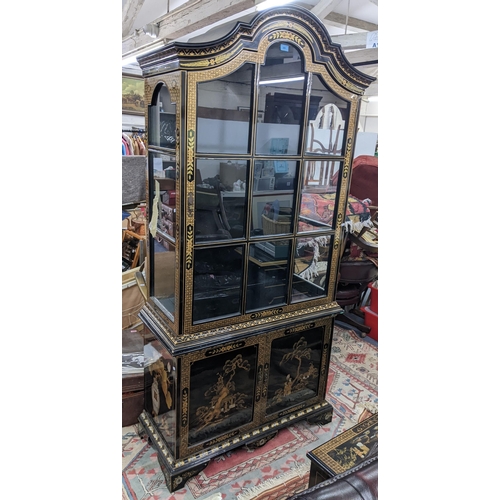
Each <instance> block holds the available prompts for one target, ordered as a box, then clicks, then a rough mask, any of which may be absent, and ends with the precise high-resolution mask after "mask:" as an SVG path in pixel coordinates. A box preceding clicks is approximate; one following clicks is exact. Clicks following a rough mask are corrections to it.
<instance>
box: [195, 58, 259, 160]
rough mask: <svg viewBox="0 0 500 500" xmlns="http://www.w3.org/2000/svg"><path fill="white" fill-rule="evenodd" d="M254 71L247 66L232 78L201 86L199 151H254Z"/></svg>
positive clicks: (250, 65)
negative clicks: (252, 149)
mask: <svg viewBox="0 0 500 500" xmlns="http://www.w3.org/2000/svg"><path fill="white" fill-rule="evenodd" d="M254 69H255V65H254V64H250V63H247V64H244V65H243V66H242V67H241V68H239V69H238V70H237V71H235V72H234V73H231V74H230V75H226V76H223V77H221V78H219V79H217V80H210V81H208V82H202V83H198V90H197V93H198V106H197V117H198V118H197V121H196V127H197V144H196V150H197V152H200V153H240V154H245V153H248V152H249V151H250V122H251V118H252V107H251V104H252V102H253V97H252V96H253V78H254V76H253V75H254Z"/></svg>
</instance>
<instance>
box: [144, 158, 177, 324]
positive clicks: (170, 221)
mask: <svg viewBox="0 0 500 500" xmlns="http://www.w3.org/2000/svg"><path fill="white" fill-rule="evenodd" d="M148 163H149V172H150V178H151V179H152V180H151V181H150V190H151V194H150V196H151V207H152V210H151V214H150V217H151V222H154V219H153V218H156V231H155V234H153V235H152V236H153V239H152V244H151V248H152V250H151V252H150V253H151V256H152V262H151V266H152V271H153V272H152V276H153V280H152V287H151V292H150V294H151V295H152V296H154V297H155V298H156V300H157V301H158V303H159V304H160V306H161V308H163V309H164V310H165V311H166V312H167V315H168V316H170V317H171V318H172V319H173V315H174V311H175V287H174V283H175V250H176V246H175V238H176V208H175V199H176V183H177V181H176V177H175V156H174V155H170V154H168V153H156V152H152V151H151V150H150V152H149V155H148Z"/></svg>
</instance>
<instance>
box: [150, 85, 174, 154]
mask: <svg viewBox="0 0 500 500" xmlns="http://www.w3.org/2000/svg"><path fill="white" fill-rule="evenodd" d="M152 101H153V102H152V103H151V106H150V107H149V129H148V141H149V144H150V145H152V146H161V147H163V148H169V149H175V141H176V134H175V104H174V103H173V102H172V99H171V97H170V92H169V91H168V88H167V87H166V86H165V85H163V84H160V85H159V86H158V87H157V88H156V90H155V92H154V94H153V99H152Z"/></svg>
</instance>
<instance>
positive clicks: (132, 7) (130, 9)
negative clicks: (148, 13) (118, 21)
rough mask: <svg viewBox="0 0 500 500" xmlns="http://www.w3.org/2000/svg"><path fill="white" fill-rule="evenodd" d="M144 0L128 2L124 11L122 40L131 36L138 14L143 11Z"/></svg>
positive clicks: (130, 0)
mask: <svg viewBox="0 0 500 500" xmlns="http://www.w3.org/2000/svg"><path fill="white" fill-rule="evenodd" d="M143 5H144V0H127V2H126V3H125V5H124V6H123V9H122V38H124V37H126V36H129V35H130V34H131V32H132V26H133V25H134V21H135V18H136V17H137V14H138V13H139V11H140V10H141V9H142V6H143Z"/></svg>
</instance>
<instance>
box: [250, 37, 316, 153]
mask: <svg viewBox="0 0 500 500" xmlns="http://www.w3.org/2000/svg"><path fill="white" fill-rule="evenodd" d="M305 76H306V75H305V73H304V71H303V62H302V54H301V53H300V52H299V50H298V49H296V48H295V47H294V46H293V45H291V44H288V43H275V44H273V45H271V46H270V47H269V49H268V51H267V54H266V60H265V62H264V64H263V65H261V67H260V77H259V86H258V92H259V97H258V102H259V104H258V110H259V113H263V120H262V122H259V123H257V145H256V151H257V154H262V155H274V154H276V155H287V154H288V155H296V154H298V153H299V151H300V147H299V137H300V130H301V127H302V121H303V116H304V85H305V81H306V80H305Z"/></svg>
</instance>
